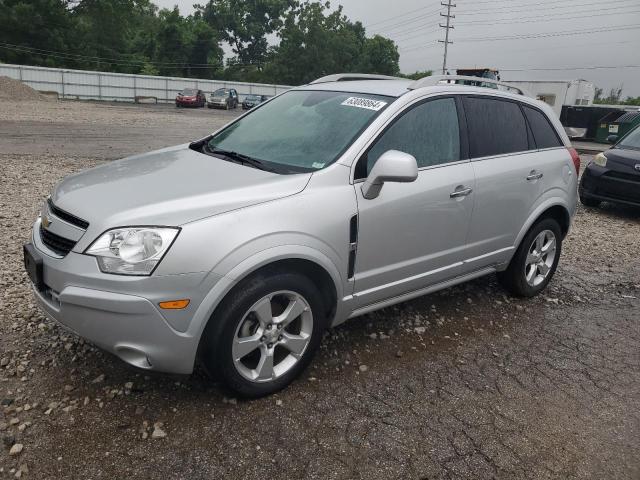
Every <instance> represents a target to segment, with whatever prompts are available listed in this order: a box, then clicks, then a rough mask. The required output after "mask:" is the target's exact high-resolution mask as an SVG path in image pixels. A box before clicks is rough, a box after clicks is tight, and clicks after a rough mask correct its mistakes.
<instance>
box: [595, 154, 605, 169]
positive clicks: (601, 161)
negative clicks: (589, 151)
mask: <svg viewBox="0 0 640 480" xmlns="http://www.w3.org/2000/svg"><path fill="white" fill-rule="evenodd" d="M593 163H595V164H596V165H599V166H601V167H606V166H607V157H605V155H604V153H599V154H597V155H596V156H595V157H593Z"/></svg>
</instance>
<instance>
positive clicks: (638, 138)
mask: <svg viewBox="0 0 640 480" xmlns="http://www.w3.org/2000/svg"><path fill="white" fill-rule="evenodd" d="M616 146H617V147H622V148H637V149H640V127H637V128H636V129H635V130H633V131H632V132H631V133H629V134H628V135H627V136H625V137H624V138H623V139H622V140H620V143H618V145H616Z"/></svg>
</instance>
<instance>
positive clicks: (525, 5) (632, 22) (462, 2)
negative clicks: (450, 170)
mask: <svg viewBox="0 0 640 480" xmlns="http://www.w3.org/2000/svg"><path fill="white" fill-rule="evenodd" d="M153 1H154V2H155V3H157V4H158V5H159V6H160V7H173V6H174V5H178V7H179V8H180V11H181V12H182V13H183V14H189V13H191V12H192V11H193V7H192V4H193V3H206V0H199V1H198V0H153ZM443 1H446V0H443ZM452 3H455V4H457V7H456V8H453V9H452V13H453V14H455V16H456V18H454V19H452V24H453V25H454V27H455V28H454V30H451V31H450V39H451V40H452V41H453V42H454V43H453V45H450V46H449V58H448V62H447V64H448V66H449V67H450V68H452V69H455V68H456V67H474V66H482V67H493V68H497V69H498V70H500V71H501V76H502V79H503V80H509V79H512V80H516V79H518V80H520V79H522V80H555V79H558V80H572V79H576V78H584V79H587V80H590V81H592V82H594V83H595V84H596V85H597V86H599V87H603V88H604V89H605V92H606V91H608V89H609V88H612V87H616V86H619V85H623V95H624V96H626V95H631V96H640V68H594V67H614V66H615V67H620V66H629V65H640V50H639V47H640V0H615V2H603V1H601V0H600V1H598V0H534V1H533V2H532V1H527V0H452ZM331 4H332V5H333V6H337V5H338V4H341V5H343V7H344V12H345V14H346V15H347V16H348V17H349V18H350V19H351V20H352V21H355V20H360V21H361V22H362V23H363V24H364V26H365V27H366V28H367V34H368V35H373V34H374V33H379V34H381V35H384V36H386V37H388V38H391V39H392V40H394V41H395V42H396V44H397V45H398V47H399V50H400V68H401V70H402V71H403V72H405V73H409V72H413V71H416V70H434V72H436V73H440V71H441V69H442V54H443V44H442V43H438V42H437V41H438V39H443V38H444V29H442V28H438V23H439V22H441V21H444V20H446V19H445V18H444V17H440V12H445V11H446V9H445V8H444V7H441V6H440V0H394V1H393V2H390V1H389V0H340V1H332V2H331ZM518 36H519V37H525V38H513V37H518ZM509 37H511V38H509ZM576 67H582V69H577V68H576ZM584 67H589V68H584ZM543 69H544V70H543Z"/></svg>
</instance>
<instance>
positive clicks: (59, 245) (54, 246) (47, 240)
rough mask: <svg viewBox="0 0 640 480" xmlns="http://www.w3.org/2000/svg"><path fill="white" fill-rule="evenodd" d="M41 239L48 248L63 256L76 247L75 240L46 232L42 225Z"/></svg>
mask: <svg viewBox="0 0 640 480" xmlns="http://www.w3.org/2000/svg"><path fill="white" fill-rule="evenodd" d="M40 238H41V239H42V243H44V244H45V245H46V246H47V248H49V249H50V250H51V251H53V252H55V253H57V254H58V255H62V256H65V255H66V254H67V253H69V252H70V251H71V249H72V248H73V247H74V246H75V245H76V242H74V241H73V240H69V239H68V238H64V237H61V236H60V235H56V234H55V233H52V232H50V231H48V230H45V229H44V228H43V227H42V225H40Z"/></svg>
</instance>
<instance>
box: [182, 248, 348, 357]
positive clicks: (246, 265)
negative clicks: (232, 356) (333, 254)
mask: <svg viewBox="0 0 640 480" xmlns="http://www.w3.org/2000/svg"><path fill="white" fill-rule="evenodd" d="M284 269H288V270H289V271H292V270H293V271H297V272H300V273H302V274H304V275H306V276H308V277H309V278H310V280H311V281H313V282H314V284H316V285H317V286H318V288H319V290H320V291H321V292H322V296H323V299H324V300H325V302H326V304H327V305H328V307H327V309H328V312H327V326H329V325H331V324H332V323H333V321H334V319H335V318H336V317H337V316H339V315H341V313H340V312H338V310H339V307H340V301H339V299H341V298H342V297H343V288H342V277H341V275H340V272H339V271H338V269H337V268H336V266H335V265H334V264H333V262H332V261H331V260H330V259H329V258H328V257H326V256H325V255H324V254H322V253H321V252H319V251H317V250H315V249H313V248H310V247H305V246H302V245H288V246H280V247H276V248H270V249H267V250H263V251H261V252H258V253H257V254H255V255H253V256H252V257H249V258H247V259H245V260H244V261H243V262H241V263H240V264H238V265H236V266H235V267H234V268H233V269H232V270H231V271H229V272H228V273H226V274H225V275H224V276H222V277H221V278H220V281H219V282H218V283H217V284H216V285H215V286H214V288H213V289H212V290H211V291H210V292H209V293H208V294H207V296H206V297H205V299H204V300H203V302H202V304H201V305H200V308H199V311H198V312H196V314H195V317H197V321H194V322H192V326H191V327H190V330H191V331H190V332H189V334H190V335H192V336H193V337H195V338H196V339H197V344H198V354H197V355H196V358H198V355H199V351H200V348H201V342H202V338H203V336H204V332H205V329H206V328H207V325H209V323H210V321H211V319H212V318H213V317H214V315H215V312H216V310H217V309H218V308H219V307H220V305H221V304H222V302H223V301H224V299H225V298H228V296H229V294H231V293H232V292H233V291H234V290H235V289H237V288H241V287H242V284H243V283H244V282H246V281H247V280H249V279H250V278H252V277H253V276H255V275H259V274H261V273H264V272H277V271H282V270H284ZM194 320H195V318H194Z"/></svg>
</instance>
